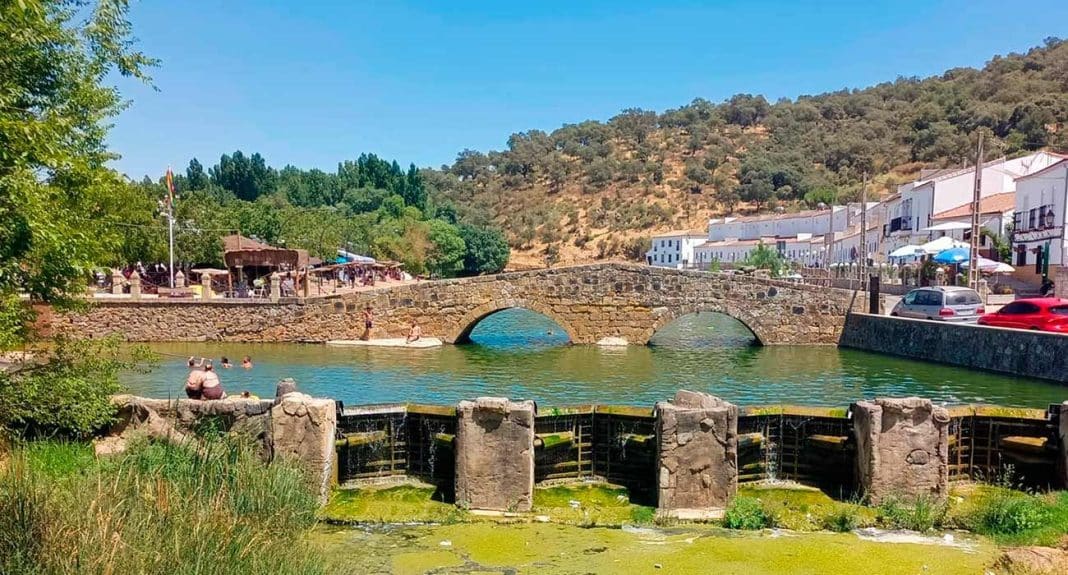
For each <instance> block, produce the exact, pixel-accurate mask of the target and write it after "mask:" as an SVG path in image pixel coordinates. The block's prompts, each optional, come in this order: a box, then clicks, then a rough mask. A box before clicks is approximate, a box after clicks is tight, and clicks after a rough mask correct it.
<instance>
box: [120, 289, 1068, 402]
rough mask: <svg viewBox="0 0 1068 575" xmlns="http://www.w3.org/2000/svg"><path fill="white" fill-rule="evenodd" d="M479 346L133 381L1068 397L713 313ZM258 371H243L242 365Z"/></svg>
mask: <svg viewBox="0 0 1068 575" xmlns="http://www.w3.org/2000/svg"><path fill="white" fill-rule="evenodd" d="M472 340H473V341H474V343H473V344H470V345H462V346H450V345H446V346H444V347H440V348H434V349H389V348H366V347H329V346H325V345H314V344H248V343H215V342H210V343H170V344H153V345H152V346H150V347H151V348H152V349H154V350H155V351H157V352H160V354H161V363H160V366H159V367H158V368H157V369H155V370H154V371H152V372H151V373H148V374H142V373H128V374H124V375H123V382H124V383H125V384H126V385H127V387H129V389H130V391H131V392H132V393H136V394H139V395H145V396H149V397H159V398H168V397H179V396H182V395H183V392H182V384H183V382H184V380H185V375H186V368H185V359H186V358H188V356H190V355H196V356H197V357H200V356H205V357H210V358H214V359H215V362H216V365H218V363H219V359H220V358H221V357H223V356H226V357H228V358H229V359H230V361H231V362H233V363H234V364H235V365H237V366H238V367H234V368H232V369H224V370H220V376H221V379H222V381H223V385H224V387H225V388H226V390H227V392H228V393H230V394H235V393H239V392H241V391H243V390H248V391H251V392H252V393H254V394H256V395H259V396H261V397H270V396H272V395H273V393H274V386H275V383H276V382H277V381H278V380H279V379H281V378H284V377H292V378H294V379H295V380H296V381H297V383H298V386H299V387H300V389H301V390H302V391H305V392H306V393H309V394H312V395H317V396H325V397H332V398H335V399H340V400H342V401H344V402H345V404H346V405H357V404H371V403H390V402H417V403H437V404H444V403H454V402H456V401H459V400H461V399H469V398H474V397H478V396H503V397H510V398H513V399H534V400H536V401H538V403H539V404H540V405H541V406H548V405H557V406H562V405H575V404H583V403H602V404H615V405H637V406H652V405H653V403H654V402H656V401H659V400H663V399H666V398H668V397H670V396H671V395H672V394H674V392H675V390H677V389H683V388H685V389H691V390H698V391H706V392H709V393H713V394H715V395H718V396H720V397H723V398H725V399H728V400H730V401H733V402H735V403H738V404H740V405H767V404H775V403H788V404H800V405H825V406H845V405H847V404H848V403H849V402H851V401H855V400H857V399H863V398H870V397H874V396H903V395H919V396H922V397H928V398H931V399H932V400H935V401H937V402H944V403H950V404H954V403H992V404H998V405H1006V406H1021V407H1045V406H1046V405H1048V404H1050V403H1059V402H1060V401H1063V400H1064V399H1068V388H1066V387H1064V386H1060V385H1056V384H1051V383H1046V382H1042V381H1037V380H1031V379H1026V378H1016V377H1007V376H1002V375H997V374H990V373H985V372H979V371H971V370H966V369H960V368H954V367H947V366H942V365H937V364H932V363H924V362H915V361H908V360H903V359H899V358H894V357H888V356H881V355H876V354H870V353H865V352H860V351H854V350H840V349H837V348H835V347H830V346H827V347H823V346H820V347H801V346H795V347H760V346H754V345H751V343H752V341H753V338H752V334H751V333H750V332H749V330H748V329H747V328H746V327H745V326H744V325H742V324H741V323H739V322H738V321H736V320H734V319H732V318H729V317H726V316H723V315H720V314H713V313H704V314H700V315H691V316H686V317H683V318H680V319H679V320H677V321H675V322H674V323H672V324H671V325H669V326H667V327H666V328H664V329H663V330H661V331H660V332H658V333H657V335H656V336H655V337H654V339H653V341H652V342H651V343H652V345H650V346H649V347H644V346H631V347H627V348H598V347H596V346H572V345H568V343H567V336H566V335H565V334H564V333H563V330H562V329H560V327H559V326H557V325H556V324H555V323H553V322H552V321H551V320H549V319H548V318H546V317H544V316H542V315H540V314H537V313H534V312H530V311H526V310H518V309H516V310H506V311H502V312H500V313H497V314H494V315H492V316H490V317H488V318H486V319H485V320H483V321H482V322H481V323H480V324H479V325H478V326H477V327H476V328H475V330H474V332H473V333H472ZM245 355H249V356H251V357H252V360H253V364H254V367H253V368H252V369H250V370H245V369H242V368H241V367H239V364H240V359H241V357H242V356H245Z"/></svg>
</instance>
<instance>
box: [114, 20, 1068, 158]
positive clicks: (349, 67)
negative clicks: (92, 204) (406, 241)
mask: <svg viewBox="0 0 1068 575" xmlns="http://www.w3.org/2000/svg"><path fill="white" fill-rule="evenodd" d="M801 4H802V3H800V2H797V3H794V2H779V1H768V2H744V1H738V2H733V1H731V2H726V1H725V2H678V1H670V2H669V1H659V2H650V1H646V2H641V1H633V0H615V1H601V0H592V1H586V2H582V1H578V0H572V1H570V2H567V1H554V0H528V1H526V2H507V1H500V0H498V1H497V2H473V1H472V2H465V1H455V0H454V1H430V0H428V1H420V2H415V1H412V2H377V1H365V0H337V1H332V2H326V1H318V0H305V1H298V0H291V1H288V2H283V1H277V0H222V1H219V0H212V1H204V0H182V1H170V2H163V1H159V0H143V1H141V2H135V3H134V4H133V9H132V10H133V13H132V20H133V23H134V29H135V32H136V35H137V36H138V37H139V38H140V40H141V44H140V46H141V48H142V49H143V50H144V51H145V52H147V53H148V54H149V55H151V56H155V57H157V58H159V59H161V60H162V65H161V67H160V68H158V69H157V70H155V71H154V77H155V85H156V87H157V88H158V91H153V90H151V89H149V88H147V87H145V86H141V85H138V84H135V83H132V82H128V81H125V80H124V81H121V82H120V83H119V86H120V88H121V89H122V91H123V94H124V96H126V97H128V98H130V99H132V101H133V102H132V105H131V107H130V108H129V109H128V110H126V111H125V112H123V114H122V115H121V116H120V117H118V118H117V119H116V120H115V127H114V129H113V131H112V134H111V138H110V142H111V145H112V148H113V149H114V150H115V151H116V152H118V153H120V154H122V156H123V158H122V159H121V160H119V161H118V162H116V164H115V165H116V167H117V168H119V169H120V170H122V171H124V172H126V173H128V174H130V175H131V176H133V177H138V178H139V177H140V176H142V175H144V174H146V173H147V174H152V175H159V174H161V173H162V172H163V171H164V170H166V168H167V166H168V165H172V166H174V168H175V170H176V171H177V170H179V169H184V167H185V165H186V164H187V163H188V161H189V158H191V157H194V156H196V157H198V158H199V159H200V161H201V163H203V164H204V165H205V166H210V165H212V164H214V163H216V162H217V161H218V158H219V156H220V155H221V154H222V153H224V152H232V151H233V150H236V149H241V150H243V151H245V152H246V153H249V152H260V153H261V154H263V155H264V157H265V158H266V159H267V161H268V162H269V163H271V164H272V165H275V166H279V167H281V166H283V165H285V164H293V165H296V166H299V167H303V168H312V167H319V168H323V169H326V170H333V169H334V168H335V167H336V165H337V163H338V162H339V161H341V160H344V159H351V158H354V157H356V156H357V155H359V154H360V153H361V152H373V153H377V154H378V155H379V156H382V157H385V158H388V159H396V160H398V161H400V162H401V163H402V164H405V165H406V164H407V163H409V162H414V163H415V164H416V165H419V166H434V167H437V166H439V165H441V164H443V163H451V162H452V161H453V159H455V157H456V153H457V152H459V151H460V150H462V149H464V148H472V149H479V150H483V151H485V150H488V149H501V148H503V147H504V146H505V142H506V141H507V139H508V136H509V135H510V134H512V133H514V132H517V131H523V130H528V129H532V128H537V129H542V130H546V131H551V130H553V129H555V128H557V127H559V126H560V125H561V124H564V123H572V122H579V121H582V120H586V119H599V120H606V119H608V118H610V117H611V116H613V115H614V114H616V113H618V112H619V111H620V110H621V109H623V108H628V107H641V108H646V109H653V110H657V111H662V110H664V109H667V108H673V107H678V106H680V105H683V104H685V103H687V102H689V101H691V100H692V99H693V98H695V97H703V98H706V99H709V100H712V101H720V100H722V99H724V98H727V97H729V96H730V95H731V94H735V93H739V92H749V93H754V94H758V93H759V94H764V95H765V96H767V97H768V98H769V99H771V100H772V101H774V99H776V98H779V97H783V96H786V97H795V96H797V95H799V94H811V93H818V92H824V91H828V90H837V89H841V88H845V87H850V88H852V87H864V86H868V85H871V84H874V83H878V82H881V81H885V80H892V79H894V78H895V77H897V76H901V75H904V76H927V75H931V74H936V73H939V72H941V71H943V70H945V69H947V68H952V67H956V66H981V65H982V64H983V63H984V62H986V61H987V60H988V59H989V58H990V57H991V56H992V55H994V54H1003V53H1007V52H1010V51H1024V50H1026V49H1027V48H1029V47H1031V46H1036V45H1039V44H1040V43H1041V42H1042V40H1043V39H1044V38H1045V37H1047V36H1062V37H1063V36H1066V35H1068V2H1036V3H1030V4H1027V5H1026V8H1025V9H1020V10H1008V9H1006V7H1005V5H1004V3H1003V2H998V1H990V0H972V1H969V2H917V1H912V0H899V1H896V2H883V1H870V2H856V1H853V2H819V3H817V2H805V3H803V4H804V6H802V5H801Z"/></svg>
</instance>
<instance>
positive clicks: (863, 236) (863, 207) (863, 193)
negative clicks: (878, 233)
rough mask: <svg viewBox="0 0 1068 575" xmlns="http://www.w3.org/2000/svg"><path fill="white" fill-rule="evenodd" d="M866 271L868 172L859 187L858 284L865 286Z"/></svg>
mask: <svg viewBox="0 0 1068 575" xmlns="http://www.w3.org/2000/svg"><path fill="white" fill-rule="evenodd" d="M867 270H868V172H864V183H862V184H861V187H860V269H859V272H860V278H859V279H860V283H861V284H862V285H866V284H865V282H866V281H867V277H868V274H867Z"/></svg>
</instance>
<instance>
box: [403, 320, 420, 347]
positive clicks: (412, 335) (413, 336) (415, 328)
mask: <svg viewBox="0 0 1068 575" xmlns="http://www.w3.org/2000/svg"><path fill="white" fill-rule="evenodd" d="M421 337H423V328H421V327H419V324H417V323H415V322H414V321H413V322H412V327H411V329H409V330H408V339H406V340H405V343H412V342H416V341H419V338H421Z"/></svg>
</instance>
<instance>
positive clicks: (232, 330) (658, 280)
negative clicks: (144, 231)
mask: <svg viewBox="0 0 1068 575" xmlns="http://www.w3.org/2000/svg"><path fill="white" fill-rule="evenodd" d="M367 305H370V306H371V307H372V308H373V309H374V311H375V314H376V326H375V332H374V333H373V337H376V338H380V337H403V336H404V335H406V334H407V332H408V327H409V326H410V325H411V323H412V322H413V321H414V322H416V323H418V324H419V325H420V326H422V329H423V334H424V335H425V336H436V337H440V338H441V339H443V340H445V341H447V342H450V343H451V342H460V341H463V340H465V339H466V337H467V336H468V335H469V334H470V331H471V329H473V327H474V326H475V324H477V323H478V321H479V320H481V319H482V318H484V317H486V316H487V315H489V314H492V313H494V312H496V311H500V310H502V309H507V308H513V307H522V308H526V309H530V310H532V311H536V312H539V313H542V314H545V315H546V316H548V317H549V318H551V319H553V320H554V321H556V322H557V323H558V324H560V326H561V327H562V328H564V330H565V331H567V333H568V335H569V336H570V337H571V340H572V341H573V342H574V343H595V342H597V341H598V340H600V339H602V338H606V337H621V338H625V339H626V340H627V341H628V342H629V343H631V344H645V343H646V342H647V341H648V340H649V338H650V337H651V336H652V335H653V333H654V332H656V331H657V330H658V329H660V328H662V327H664V326H665V325H667V324H668V323H670V322H671V321H673V320H674V319H677V318H678V317H681V316H683V315H686V314H688V313H693V312H698V311H710V312H719V313H724V314H727V315H729V316H732V317H734V318H737V319H738V320H740V321H741V322H743V323H744V324H746V325H747V326H748V327H749V328H750V329H751V330H752V331H753V333H754V334H755V335H756V336H757V338H758V339H759V340H760V341H761V342H762V343H764V344H769V345H770V344H835V343H838V340H839V337H840V335H841V332H842V326H843V325H844V322H845V316H846V313H847V311H848V310H850V309H851V306H852V308H853V309H855V310H861V309H863V308H864V306H865V305H866V302H865V301H864V298H863V297H857V298H854V297H853V293H852V292H847V291H843V290H835V289H830V288H825V287H816V286H808V285H800V284H793V283H789V282H782V281H775V280H767V279H758V278H752V277H747V276H730V275H726V274H713V273H708V272H699V271H678V270H667V269H661V268H654V267H649V266H640V265H633V264H593V265H585V266H575V267H565V268H556V269H546V270H537V271H529V272H516V273H508V274H499V275H494V276H482V277H476V278H461V279H453V280H443V281H432V282H423V283H417V284H410V285H404V286H396V287H382V288H379V289H375V290H371V291H367V292H360V293H356V294H348V295H343V296H330V297H323V298H310V299H308V300H307V301H303V302H301V301H297V300H292V301H287V302H281V303H270V302H251V301H238V302H235V301H225V300H215V301H207V302H201V301H195V300H194V301H161V300H142V301H138V302H134V301H121V300H120V301H100V302H96V303H94V305H93V306H92V307H91V308H90V310H89V311H88V312H86V313H84V314H56V315H55V317H54V318H53V319H52V325H51V326H50V327H51V328H52V330H53V331H54V332H55V333H60V334H66V335H70V336H75V337H102V336H104V335H107V334H111V333H118V334H120V335H122V336H123V337H125V338H126V339H128V340H130V341H203V340H223V341H234V340H240V341H255V342H321V341H327V340H332V339H356V338H358V337H359V336H360V334H361V333H362V331H363V323H362V321H361V318H360V313H361V310H362V309H363V308H364V307H365V306H367Z"/></svg>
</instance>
